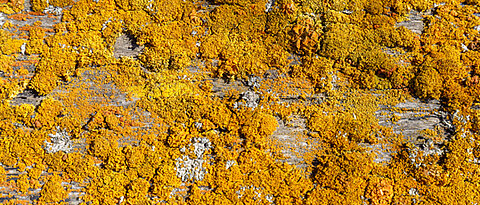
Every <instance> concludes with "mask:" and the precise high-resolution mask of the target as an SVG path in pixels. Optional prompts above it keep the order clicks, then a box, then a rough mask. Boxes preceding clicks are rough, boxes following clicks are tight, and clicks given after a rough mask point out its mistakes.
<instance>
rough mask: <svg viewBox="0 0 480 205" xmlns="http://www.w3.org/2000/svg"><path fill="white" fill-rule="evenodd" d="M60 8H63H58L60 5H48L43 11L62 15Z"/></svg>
mask: <svg viewBox="0 0 480 205" xmlns="http://www.w3.org/2000/svg"><path fill="white" fill-rule="evenodd" d="M62 10H63V9H62V8H60V7H56V6H52V5H49V6H48V7H47V8H45V9H44V10H43V13H51V14H55V15H57V16H60V15H62Z"/></svg>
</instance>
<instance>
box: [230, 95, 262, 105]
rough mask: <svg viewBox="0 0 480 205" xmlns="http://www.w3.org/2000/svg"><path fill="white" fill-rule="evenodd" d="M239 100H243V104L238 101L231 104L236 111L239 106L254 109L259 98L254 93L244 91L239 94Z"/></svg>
mask: <svg viewBox="0 0 480 205" xmlns="http://www.w3.org/2000/svg"><path fill="white" fill-rule="evenodd" d="M240 100H243V102H242V101H239V102H235V103H234V104H233V107H234V108H235V109H238V108H239V107H240V106H244V107H248V108H253V109H255V108H256V107H257V106H258V101H259V100H260V97H259V96H258V94H256V93H255V92H254V91H245V92H244V93H242V94H241V99H240Z"/></svg>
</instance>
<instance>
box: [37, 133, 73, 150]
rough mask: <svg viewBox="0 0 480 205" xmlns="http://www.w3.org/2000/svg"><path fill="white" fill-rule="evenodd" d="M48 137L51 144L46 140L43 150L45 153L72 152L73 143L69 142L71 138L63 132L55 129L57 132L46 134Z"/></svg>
mask: <svg viewBox="0 0 480 205" xmlns="http://www.w3.org/2000/svg"><path fill="white" fill-rule="evenodd" d="M48 136H49V137H50V141H51V142H48V140H45V141H44V143H45V146H44V149H45V151H46V152H47V153H49V154H50V153H56V152H58V151H63V152H65V153H70V152H71V151H72V150H73V143H72V141H71V140H70V138H71V136H70V135H69V134H68V132H66V131H65V130H60V129H59V128H58V127H57V132H56V133H55V134H48Z"/></svg>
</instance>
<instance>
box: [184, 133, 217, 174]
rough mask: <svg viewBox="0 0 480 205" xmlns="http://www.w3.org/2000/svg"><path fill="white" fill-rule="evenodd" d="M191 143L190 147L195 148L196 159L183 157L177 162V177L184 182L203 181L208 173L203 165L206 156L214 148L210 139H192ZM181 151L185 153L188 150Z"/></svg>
mask: <svg viewBox="0 0 480 205" xmlns="http://www.w3.org/2000/svg"><path fill="white" fill-rule="evenodd" d="M191 142H192V143H191V144H190V146H189V147H193V153H194V154H195V156H196V159H192V158H190V157H189V156H187V155H183V156H182V157H179V158H177V159H176V160H175V161H176V162H175V167H176V171H177V177H178V178H180V179H181V180H182V181H183V182H186V181H191V180H194V181H202V180H203V178H204V177H205V174H206V173H207V170H206V169H205V168H204V167H203V163H204V162H205V160H204V154H205V153H206V152H207V151H208V150H209V149H211V148H212V146H211V143H210V140H209V139H208V138H192V140H191ZM180 151H181V152H185V151H186V148H184V147H182V148H180Z"/></svg>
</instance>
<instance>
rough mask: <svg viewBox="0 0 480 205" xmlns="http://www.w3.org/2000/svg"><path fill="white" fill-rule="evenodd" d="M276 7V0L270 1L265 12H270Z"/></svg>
mask: <svg viewBox="0 0 480 205" xmlns="http://www.w3.org/2000/svg"><path fill="white" fill-rule="evenodd" d="M274 5H275V0H268V1H267V3H266V4H265V12H267V13H268V12H270V11H271V10H272V8H273V6H274Z"/></svg>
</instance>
